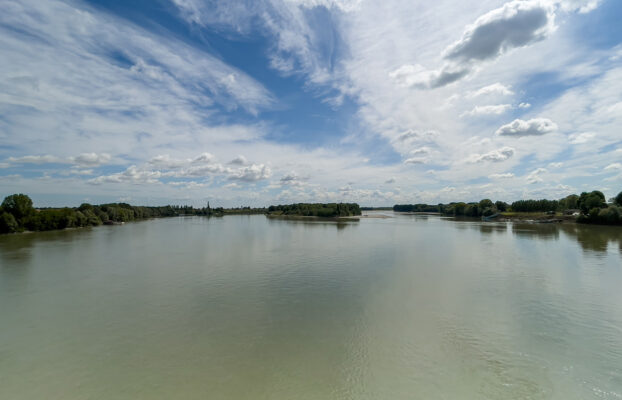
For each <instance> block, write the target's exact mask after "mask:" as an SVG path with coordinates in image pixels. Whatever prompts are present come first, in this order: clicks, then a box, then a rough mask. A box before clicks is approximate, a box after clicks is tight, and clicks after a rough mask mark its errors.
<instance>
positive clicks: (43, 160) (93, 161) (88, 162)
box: [7, 153, 112, 167]
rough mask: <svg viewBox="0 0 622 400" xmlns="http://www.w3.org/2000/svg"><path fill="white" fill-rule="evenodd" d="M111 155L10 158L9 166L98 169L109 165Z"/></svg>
mask: <svg viewBox="0 0 622 400" xmlns="http://www.w3.org/2000/svg"><path fill="white" fill-rule="evenodd" d="M111 158H112V157H111V156H110V154H106V153H102V154H97V153H82V154H80V155H78V156H76V157H65V158H63V157H57V156H53V155H50V154H46V155H29V156H22V157H9V158H8V159H7V161H8V163H7V164H9V165H10V164H74V165H77V166H80V167H97V166H100V165H103V164H107V163H108V162H109V161H110V159H111Z"/></svg>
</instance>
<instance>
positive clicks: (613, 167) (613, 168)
mask: <svg viewBox="0 0 622 400" xmlns="http://www.w3.org/2000/svg"><path fill="white" fill-rule="evenodd" d="M604 169H605V171H619V170H622V164H620V163H612V164H609V165H607V166H606V167H605V168H604Z"/></svg>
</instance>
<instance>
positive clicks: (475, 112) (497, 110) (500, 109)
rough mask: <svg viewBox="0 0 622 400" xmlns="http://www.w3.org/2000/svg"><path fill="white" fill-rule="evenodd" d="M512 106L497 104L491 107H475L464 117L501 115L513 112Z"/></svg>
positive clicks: (464, 114)
mask: <svg viewBox="0 0 622 400" xmlns="http://www.w3.org/2000/svg"><path fill="white" fill-rule="evenodd" d="M511 109H512V105H511V104H497V105H489V106H475V107H474V108H473V109H472V110H471V111H467V112H465V113H463V114H462V116H471V117H476V116H480V115H500V114H503V113H504V112H506V111H508V110H511Z"/></svg>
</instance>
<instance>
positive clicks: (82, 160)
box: [70, 153, 112, 167]
mask: <svg viewBox="0 0 622 400" xmlns="http://www.w3.org/2000/svg"><path fill="white" fill-rule="evenodd" d="M111 158H112V157H111V156H110V154H106V153H102V154H97V153H82V154H80V155H79V156H77V157H71V158H70V160H71V161H73V163H74V164H76V165H79V166H82V167H96V166H99V165H102V164H107V163H108V162H109V161H110V159H111Z"/></svg>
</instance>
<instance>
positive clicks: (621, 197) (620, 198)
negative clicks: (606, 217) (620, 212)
mask: <svg viewBox="0 0 622 400" xmlns="http://www.w3.org/2000/svg"><path fill="white" fill-rule="evenodd" d="M613 204H615V205H616V206H621V207H622V192H620V193H618V195H617V196H616V197H614V199H613Z"/></svg>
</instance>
